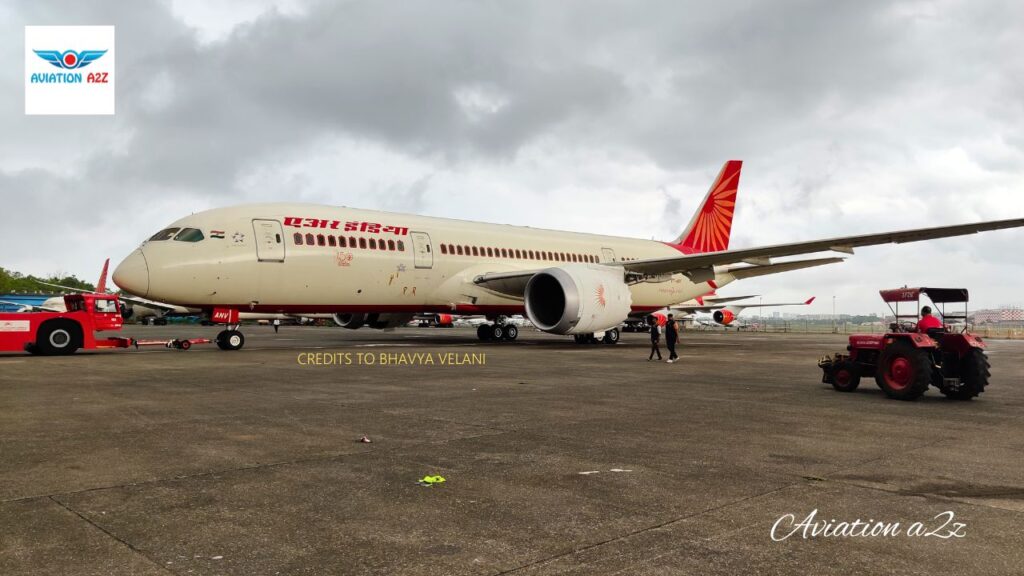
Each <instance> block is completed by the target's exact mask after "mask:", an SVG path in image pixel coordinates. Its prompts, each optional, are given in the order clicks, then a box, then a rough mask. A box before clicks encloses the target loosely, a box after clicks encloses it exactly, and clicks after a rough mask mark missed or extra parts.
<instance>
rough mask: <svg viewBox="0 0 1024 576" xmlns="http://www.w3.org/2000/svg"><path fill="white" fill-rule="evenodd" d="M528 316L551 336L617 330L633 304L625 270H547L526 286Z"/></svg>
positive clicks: (572, 267)
mask: <svg viewBox="0 0 1024 576" xmlns="http://www.w3.org/2000/svg"><path fill="white" fill-rule="evenodd" d="M525 300H526V316H527V317H528V318H529V319H530V322H533V325H534V326H536V327H537V328H539V329H540V330H543V331H544V332H551V333H552V334H589V333H592V332H601V331H603V330H607V329H608V328H612V327H614V326H618V325H619V324H621V323H622V321H624V320H625V319H626V317H627V316H629V312H630V309H631V306H632V304H633V298H632V295H631V294H630V292H629V287H628V286H627V285H626V283H625V281H624V280H623V278H622V270H621V269H619V268H612V267H609V266H600V265H586V264H569V265H566V266H559V267H555V268H547V269H545V270H541V271H540V272H538V273H536V274H534V275H533V277H532V278H530V280H529V281H528V282H527V283H526V291H525Z"/></svg>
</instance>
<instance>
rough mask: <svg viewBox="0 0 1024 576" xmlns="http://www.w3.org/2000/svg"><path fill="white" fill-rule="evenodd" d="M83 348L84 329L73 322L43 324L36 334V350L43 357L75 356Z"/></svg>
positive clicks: (58, 321)
mask: <svg viewBox="0 0 1024 576" xmlns="http://www.w3.org/2000/svg"><path fill="white" fill-rule="evenodd" d="M81 347H82V327H81V326H79V325H78V323H77V322H74V321H72V320H63V319H57V320H50V321H48V322H43V325H42V326H40V327H39V331H38V332H37V333H36V345H35V349H36V352H37V353H38V354H41V355H43V356H64V355H67V354H74V353H75V351H76V350H78V349H79V348H81Z"/></svg>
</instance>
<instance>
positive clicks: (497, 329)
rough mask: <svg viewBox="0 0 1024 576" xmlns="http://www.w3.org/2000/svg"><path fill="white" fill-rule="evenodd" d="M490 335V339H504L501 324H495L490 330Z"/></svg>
mask: <svg viewBox="0 0 1024 576" xmlns="http://www.w3.org/2000/svg"><path fill="white" fill-rule="evenodd" d="M491 334H492V338H494V339H495V340H501V339H502V338H504V337H505V327H504V326H502V325H501V324H495V325H494V327H493V328H491Z"/></svg>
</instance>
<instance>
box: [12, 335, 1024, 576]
mask: <svg viewBox="0 0 1024 576" xmlns="http://www.w3.org/2000/svg"><path fill="white" fill-rule="evenodd" d="M215 332H216V330H215V329H210V328H201V327H198V326H167V327H135V326H133V327H130V328H129V329H128V330H127V333H128V334H130V335H135V336H137V337H150V338H153V337H156V338H169V337H174V336H186V335H189V336H194V335H199V334H202V335H207V336H212V335H213V334H214V333H215ZM244 332H245V333H246V335H247V337H248V341H247V343H246V347H245V349H243V350H241V351H238V352H222V351H220V350H217V349H216V347H213V346H198V347H196V348H193V349H192V350H190V351H188V352H181V351H173V350H163V349H149V350H141V351H124V350H122V351H107V352H87V353H81V352H80V353H79V354H76V355H74V356H70V357H59V358H41V357H31V356H27V355H2V356H0V456H2V457H0V574H3V575H5V576H11V575H15V574H74V575H83V574H103V575H121V574H131V575H149V574H154V575H156V574H164V575H167V574H239V575H241V574H244V575H255V574H416V575H447V574H485V575H498V574H517V575H540V574H579V575H595V574H630V575H633V574H722V575H730V576H732V575H736V574H886V575H892V574H929V575H932V574H970V575H983V574H984V575H988V574H1006V575H1020V574H1024V529H1022V526H1024V457H1022V452H1024V419H1022V413H1024V412H1022V408H1024V342H1021V341H1016V342H1014V341H991V342H990V350H989V356H990V359H991V362H992V380H991V384H990V387H989V389H988V391H986V392H985V393H984V394H983V395H982V396H981V398H979V399H977V400H975V401H972V402H955V401H949V400H946V399H945V398H944V397H942V396H941V395H940V394H939V393H938V392H937V391H935V390H934V389H933V390H930V391H929V392H928V394H926V395H925V397H923V398H921V399H920V400H918V401H916V402H899V401H895V400H889V399H887V398H885V397H884V395H883V394H882V392H881V391H880V390H879V389H878V388H877V387H876V386H875V385H874V382H873V381H872V380H869V379H865V380H864V381H862V383H861V387H860V388H859V389H858V390H857V391H856V392H854V393H849V394H843V393H838V392H835V391H833V390H832V389H831V387H830V386H827V385H823V384H821V383H820V371H819V369H818V368H817V366H816V363H817V359H818V357H819V356H820V355H823V354H825V353H829V352H832V351H836V350H839V349H841V348H842V347H843V346H845V340H844V338H843V337H839V336H834V335H825V336H822V335H805V334H801V335H796V334H756V333H755V334H746V333H736V332H730V333H721V332H716V333H703V332H695V333H686V334H684V336H683V340H682V343H681V345H680V351H681V353H682V359H681V362H680V363H678V364H672V365H670V364H666V363H663V362H662V363H655V362H650V363H649V362H647V341H646V336H645V335H643V334H624V335H623V340H622V343H620V344H619V345H617V346H607V345H589V346H578V345H575V344H572V343H571V341H568V340H567V339H566V338H563V337H553V336H548V335H544V334H539V333H537V332H534V331H533V330H523V331H522V333H521V335H520V341H519V342H517V343H514V344H507V343H500V344H499V343H494V344H482V343H478V342H477V341H476V339H475V337H474V336H473V333H472V332H471V331H470V330H467V329H436V328H428V329H401V330H398V331H395V332H392V333H380V332H374V331H370V330H359V331H347V330H342V329H336V328H306V327H303V328H299V327H290V326H285V327H282V329H281V333H280V334H278V335H276V336H275V335H274V334H273V331H272V329H271V328H269V327H257V326H249V327H245V328H244ZM316 353H320V354H321V356H319V357H317V356H313V355H314V354H316ZM402 353H404V354H421V356H418V357H416V356H408V357H403V356H396V355H397V354H402ZM323 354H326V356H324V355H323ZM380 354H385V355H392V356H386V359H389V360H390V359H396V360H397V361H401V359H402V358H405V359H406V360H407V361H408V362H410V363H401V364H394V363H389V364H387V365H382V364H381V363H380V361H379V360H380ZM346 355H348V356H346ZM360 355H362V356H360ZM474 355H476V356H474ZM428 356H429V357H430V358H431V360H432V362H433V363H432V364H427V363H426V362H427V361H426V358H427V357H428ZM318 358H319V360H320V361H321V362H322V361H324V359H325V358H330V359H333V360H335V361H338V360H340V361H341V362H342V363H341V364H333V365H310V364H309V363H310V362H316V360H317V359H318ZM346 358H348V359H349V361H350V362H351V364H344V361H345V359H346ZM369 358H374V360H375V361H374V363H372V364H368V363H367V362H368V359H369ZM481 361H483V363H482V364H481V363H480V362H481ZM303 362H305V364H303ZM455 362H458V363H455ZM474 362H475V363H474ZM363 435H366V436H368V437H369V439H370V440H372V443H361V442H359V439H360V438H361V437H362V436H363ZM433 474H439V475H442V476H444V477H445V478H446V480H447V481H446V482H444V483H443V484H439V485H435V486H430V487H426V486H420V485H419V484H417V482H416V481H417V480H418V479H420V478H422V477H424V476H425V475H433ZM814 510H817V514H816V516H815V518H814V519H813V520H816V521H818V522H827V521H831V522H833V523H839V522H847V523H851V522H854V521H855V520H857V519H860V520H862V521H864V522H869V521H870V522H884V523H890V524H891V523H895V522H898V523H899V532H898V533H897V534H896V535H889V536H885V535H876V536H874V537H871V536H852V537H829V536H825V535H822V534H820V533H819V534H818V535H817V536H814V535H813V534H811V533H808V534H807V537H806V538H804V537H803V534H804V532H803V531H801V529H800V527H799V526H798V523H800V522H801V521H802V520H804V519H805V518H806V517H807V516H808V515H809V514H811V513H812V511H814ZM947 511H949V512H951V513H952V514H953V515H954V516H953V518H952V519H950V518H949V515H948V514H947V515H941V514H942V513H944V512H947ZM787 515H791V516H787ZM937 515H941V516H939V517H938V518H936V516H937ZM914 522H920V523H922V524H921V526H920V527H918V528H917V529H916V534H915V535H910V534H908V532H909V531H910V529H911V525H912V524H913V523H914ZM960 524H962V526H961V525H960ZM773 526H774V527H775V532H774V535H775V536H776V538H775V539H773V537H772V536H773ZM794 530H795V531H796V532H795V533H794V534H793V535H792V536H789V537H788V538H783V537H785V536H786V535H787V534H789V533H790V532H793V531H794ZM926 533H932V535H930V536H926V535H924V534H926ZM943 536H951V537H948V538H943ZM960 536H962V537H960Z"/></svg>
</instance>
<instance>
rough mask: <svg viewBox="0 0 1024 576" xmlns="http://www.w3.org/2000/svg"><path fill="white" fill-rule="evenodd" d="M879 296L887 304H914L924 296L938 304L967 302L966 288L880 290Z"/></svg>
mask: <svg viewBox="0 0 1024 576" xmlns="http://www.w3.org/2000/svg"><path fill="white" fill-rule="evenodd" d="M879 294H881V295H882V300H884V301H885V302H914V301H917V300H918V299H920V298H921V295H922V294H924V295H926V296H928V298H929V299H930V300H931V301H932V302H934V303H936V304H941V303H945V302H967V289H966V288H896V289H894V290H880V291H879Z"/></svg>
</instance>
